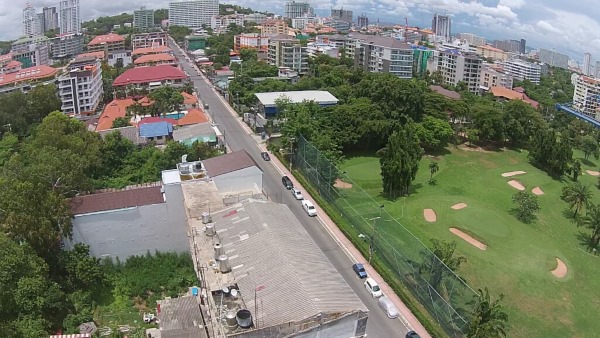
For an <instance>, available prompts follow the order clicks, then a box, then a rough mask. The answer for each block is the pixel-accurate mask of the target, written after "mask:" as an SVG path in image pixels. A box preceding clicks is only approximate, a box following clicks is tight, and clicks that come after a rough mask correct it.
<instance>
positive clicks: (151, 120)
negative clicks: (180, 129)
mask: <svg viewBox="0 0 600 338" xmlns="http://www.w3.org/2000/svg"><path fill="white" fill-rule="evenodd" d="M156 122H167V123H170V124H172V125H174V126H176V125H177V120H175V119H172V118H170V117H160V116H150V117H144V118H143V119H141V120H140V122H138V124H137V125H138V127H139V126H141V125H142V124H146V123H156Z"/></svg>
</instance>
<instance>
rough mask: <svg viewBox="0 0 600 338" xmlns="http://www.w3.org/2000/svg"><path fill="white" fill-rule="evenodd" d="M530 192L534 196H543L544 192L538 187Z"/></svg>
mask: <svg viewBox="0 0 600 338" xmlns="http://www.w3.org/2000/svg"><path fill="white" fill-rule="evenodd" d="M531 192H532V193H533V194H534V195H538V196H539V195H543V194H544V191H542V188H540V187H535V188H533V189H531Z"/></svg>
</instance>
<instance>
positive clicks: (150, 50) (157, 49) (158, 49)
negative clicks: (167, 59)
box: [131, 46, 173, 59]
mask: <svg viewBox="0 0 600 338" xmlns="http://www.w3.org/2000/svg"><path fill="white" fill-rule="evenodd" d="M171 53H173V51H172V50H171V48H169V47H167V46H154V47H145V48H136V49H134V50H133V52H131V56H132V57H133V58H134V59H135V58H138V57H140V56H142V55H151V54H171Z"/></svg>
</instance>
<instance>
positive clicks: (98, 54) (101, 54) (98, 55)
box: [77, 50, 106, 59]
mask: <svg viewBox="0 0 600 338" xmlns="http://www.w3.org/2000/svg"><path fill="white" fill-rule="evenodd" d="M88 56H91V57H95V58H98V59H104V58H105V57H106V54H105V53H104V51H103V50H101V51H97V52H88V53H82V54H79V55H77V59H79V58H83V57H88Z"/></svg>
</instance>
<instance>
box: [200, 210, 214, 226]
mask: <svg viewBox="0 0 600 338" xmlns="http://www.w3.org/2000/svg"><path fill="white" fill-rule="evenodd" d="M210 222H212V217H210V213H209V212H207V211H205V212H203V213H202V223H203V224H207V223H210Z"/></svg>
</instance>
